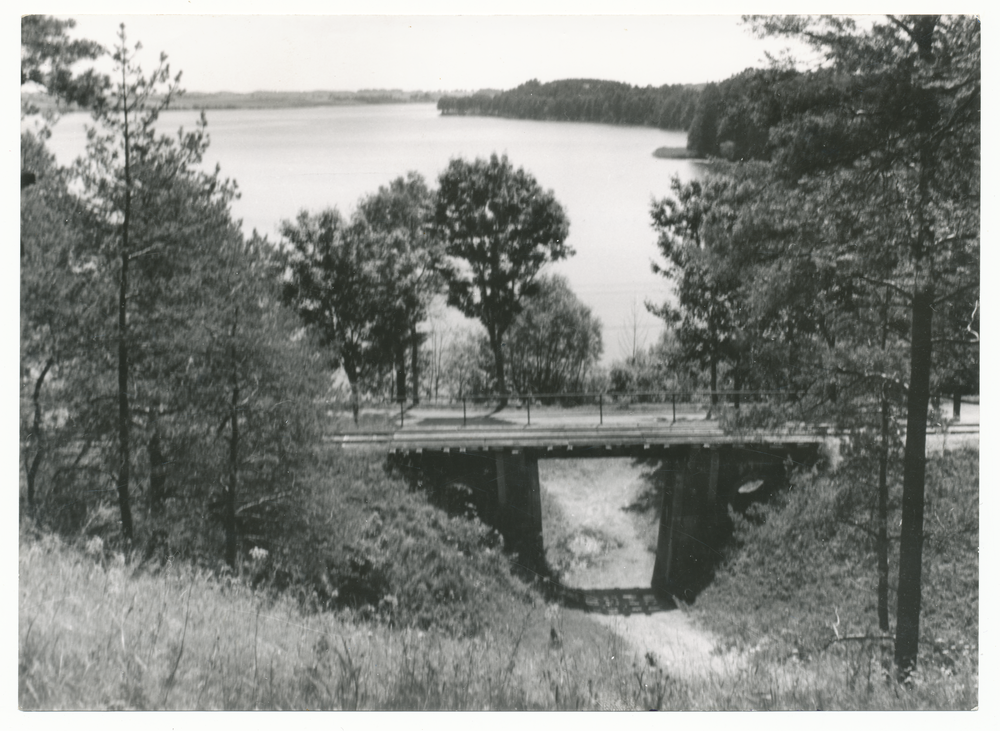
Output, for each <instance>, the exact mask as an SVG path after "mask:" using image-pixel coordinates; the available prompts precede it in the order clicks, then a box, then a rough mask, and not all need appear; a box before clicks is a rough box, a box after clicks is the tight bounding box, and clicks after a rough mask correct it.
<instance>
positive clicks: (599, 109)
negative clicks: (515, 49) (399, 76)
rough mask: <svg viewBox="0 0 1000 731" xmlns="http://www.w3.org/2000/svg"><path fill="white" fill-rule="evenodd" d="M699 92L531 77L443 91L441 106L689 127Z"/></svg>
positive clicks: (522, 116) (683, 87)
mask: <svg viewBox="0 0 1000 731" xmlns="http://www.w3.org/2000/svg"><path fill="white" fill-rule="evenodd" d="M700 93H701V86H700V85H691V84H672V85H664V86H660V87H652V86H646V87H640V86H632V85H631V84H625V83H622V82H619V81H601V80H598V79H563V80H560V81H552V82H549V83H546V84H542V83H540V82H539V81H538V80H537V79H532V80H531V81H528V82H525V83H524V84H521V85H520V86H518V87H517V88H515V89H511V90H509V91H503V92H500V93H488V92H477V93H475V94H472V95H470V96H443V97H441V98H440V99H439V100H438V109H439V110H440V111H441V113H442V114H473V115H482V116H490V117H508V118H513V119H539V120H557V121H563V122H566V121H575V122H599V123H604V124H632V125H642V126H648V127H659V128H660V129H672V130H686V129H688V127H689V126H690V125H691V121H692V120H693V119H694V114H695V108H696V105H697V103H698V98H699V96H700Z"/></svg>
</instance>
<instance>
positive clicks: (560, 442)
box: [336, 426, 826, 601]
mask: <svg viewBox="0 0 1000 731" xmlns="http://www.w3.org/2000/svg"><path fill="white" fill-rule="evenodd" d="M825 438H826V437H825V435H824V434H823V433H821V431H819V430H817V431H815V432H810V431H808V430H806V429H803V428H800V429H798V430H796V433H791V432H789V431H785V432H784V433H780V434H757V435H739V436H733V435H730V434H724V433H722V432H720V431H718V430H716V429H704V430H693V429H686V430H683V431H678V430H673V429H637V428H625V427H621V428H616V427H607V426H605V427H602V428H600V429H475V430H472V429H469V430H461V431H455V430H407V431H397V432H395V433H385V434H378V435H360V434H355V435H344V436H340V437H338V438H337V440H336V441H337V442H338V443H339V444H340V446H342V447H344V448H355V447H366V448H369V449H370V448H380V449H385V450H386V451H387V452H388V454H389V456H390V459H391V460H392V461H393V462H394V463H395V464H397V465H398V466H400V467H402V468H403V469H404V470H405V471H407V472H408V473H409V474H410V475H411V476H413V477H414V478H415V479H416V480H417V481H418V482H419V483H421V484H422V485H424V486H425V487H427V488H429V489H430V490H432V491H437V492H438V494H449V495H453V496H456V498H457V499H459V500H461V501H464V502H465V503H468V504H471V506H472V507H473V508H474V509H475V512H476V514H477V515H478V516H479V517H480V519H481V520H483V521H484V522H485V523H487V524H488V525H491V526H492V527H494V528H495V529H497V531H498V532H499V533H500V534H501V535H502V536H503V538H504V544H505V546H506V547H507V549H508V550H510V551H513V552H514V553H516V554H517V556H518V558H517V562H518V563H519V564H520V565H521V566H522V567H523V568H524V569H526V570H528V571H531V572H535V573H537V574H539V575H545V574H546V573H547V570H548V569H547V565H546V561H545V546H544V536H543V532H542V503H541V491H540V484H539V477H538V461H539V460H540V459H564V460H565V459H597V458H610V457H629V458H632V459H637V460H643V461H645V462H648V463H654V462H655V463H656V464H657V465H658V467H657V469H656V470H655V472H654V475H655V477H656V479H657V481H658V483H659V484H658V493H659V506H658V508H657V509H658V519H659V529H658V539H657V548H656V560H655V566H654V569H653V576H652V577H651V578H650V588H651V590H652V592H653V594H654V595H656V596H657V597H661V598H664V599H670V598H674V597H676V598H679V599H681V600H684V601H692V600H693V599H694V597H695V596H696V595H697V593H698V592H700V591H701V589H702V588H704V585H705V584H706V578H705V577H706V576H711V573H712V568H713V566H714V564H715V560H716V557H717V555H718V549H719V548H720V547H721V543H722V541H723V540H724V539H725V535H727V533H726V531H725V526H726V525H728V520H729V518H728V509H727V507H728V506H729V505H732V504H734V503H738V502H739V500H740V499H741V497H743V495H742V494H741V493H743V492H746V491H747V489H748V488H749V490H755V489H757V488H758V487H760V485H761V484H764V483H770V484H771V485H774V484H776V483H778V482H783V480H784V478H785V476H786V474H787V472H788V470H789V468H790V467H792V466H808V465H810V464H812V463H813V462H814V461H815V460H816V459H817V457H818V454H819V446H820V445H821V444H822V443H823V442H824V441H825ZM453 507H460V506H453Z"/></svg>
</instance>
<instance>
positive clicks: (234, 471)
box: [226, 321, 240, 570]
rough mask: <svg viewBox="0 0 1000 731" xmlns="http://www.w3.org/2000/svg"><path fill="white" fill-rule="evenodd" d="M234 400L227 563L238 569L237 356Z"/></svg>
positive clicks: (228, 496)
mask: <svg viewBox="0 0 1000 731" xmlns="http://www.w3.org/2000/svg"><path fill="white" fill-rule="evenodd" d="M235 338H236V323H235V321H234V322H233V339H234V341H235ZM232 389H233V398H232V404H231V406H230V419H231V422H232V426H231V430H230V440H229V489H228V490H227V491H226V563H227V564H229V567H230V568H231V569H233V570H235V569H236V487H237V484H238V480H239V447H240V420H239V404H240V381H239V374H237V372H236V359H235V354H234V358H233V373H232Z"/></svg>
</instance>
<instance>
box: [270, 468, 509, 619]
mask: <svg viewBox="0 0 1000 731" xmlns="http://www.w3.org/2000/svg"><path fill="white" fill-rule="evenodd" d="M302 479H303V482H302V484H300V485H299V494H300V497H299V498H298V501H297V507H296V510H295V512H294V513H291V514H288V515H284V516H282V519H281V520H280V521H275V522H274V523H272V524H271V525H270V530H269V532H268V533H266V534H264V535H261V536H258V537H257V540H256V541H255V542H254V543H255V546H256V547H259V548H263V549H265V550H266V551H267V553H268V555H269V557H270V558H268V560H267V562H266V564H264V565H261V566H258V567H257V575H256V577H255V580H256V581H258V582H261V581H264V582H266V583H267V585H268V586H270V587H271V588H273V589H275V590H278V591H282V592H285V593H291V594H293V595H298V596H300V597H301V598H302V599H303V601H304V606H306V607H309V608H312V609H330V608H336V607H343V608H350V609H352V610H357V611H358V612H360V613H361V616H376V615H377V616H379V617H381V619H382V620H383V621H386V622H390V623H393V624H394V625H396V626H406V627H417V628H421V629H428V628H431V627H436V628H439V629H442V630H447V631H448V632H449V633H451V634H455V635H466V634H468V635H472V634H477V633H479V632H480V631H482V630H483V629H484V627H485V626H486V624H487V623H488V620H487V618H488V616H489V615H490V612H491V604H492V603H493V602H495V601H497V596H498V595H501V594H509V595H510V596H511V597H516V596H520V595H522V594H523V589H521V588H518V583H517V582H516V581H515V580H514V579H513V578H512V577H511V575H510V572H509V568H508V565H507V559H506V558H505V557H504V555H503V552H502V550H501V546H500V538H499V536H498V535H497V534H496V533H495V532H494V531H493V530H492V529H489V528H487V527H486V526H485V525H483V524H482V523H480V522H478V521H470V520H466V519H464V518H458V517H449V516H448V515H447V514H446V513H444V512H443V511H441V510H439V509H437V508H434V507H431V506H430V505H429V504H427V502H426V499H425V498H424V497H423V496H422V495H420V494H417V493H412V492H410V491H409V489H408V488H407V486H406V483H405V482H404V481H403V479H402V478H400V477H397V476H393V475H391V474H388V473H387V472H386V467H385V459H384V455H379V454H377V453H360V454H353V453H350V454H348V453H343V454H334V455H331V456H328V457H317V458H316V461H315V462H314V465H313V467H312V469H311V470H310V471H309V473H308V474H306V475H304V476H303V478H302Z"/></svg>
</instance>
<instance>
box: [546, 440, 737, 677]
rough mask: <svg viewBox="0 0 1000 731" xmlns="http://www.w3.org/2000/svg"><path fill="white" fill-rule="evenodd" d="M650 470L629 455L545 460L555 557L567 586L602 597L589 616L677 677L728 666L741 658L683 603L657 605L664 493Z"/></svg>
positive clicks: (551, 555) (548, 535)
mask: <svg viewBox="0 0 1000 731" xmlns="http://www.w3.org/2000/svg"><path fill="white" fill-rule="evenodd" d="M650 472H651V467H649V466H643V465H637V464H635V463H634V462H633V461H632V460H629V459H594V460H576V461H572V460H551V461H546V460H543V461H541V462H540V463H539V477H540V482H541V485H542V492H543V514H544V520H545V525H544V532H545V540H546V549H547V553H548V556H549V561H550V563H552V564H554V565H556V566H558V567H559V568H561V569H563V574H562V577H563V578H562V582H563V584H564V585H566V586H568V587H571V588H574V589H580V590H584V591H583V592H582V593H583V594H584V595H585V596H588V597H589V598H590V599H595V597H597V599H595V601H594V602H593V604H594V605H599V606H598V608H597V609H596V610H595V611H591V612H590V616H591V617H592V618H594V619H596V620H597V621H599V622H601V623H602V624H605V625H607V626H609V627H610V628H611V629H612V630H613V631H615V632H616V633H617V634H618V635H620V636H621V637H622V638H623V639H624V640H626V641H627V642H628V643H629V644H630V645H631V646H632V647H633V648H634V650H635V651H636V653H637V654H638V655H639V656H640V657H643V656H645V654H646V653H647V652H648V653H652V654H653V656H654V657H655V659H656V661H657V664H658V665H660V666H661V667H663V668H665V669H666V670H667V672H668V673H670V674H672V675H677V676H691V675H695V674H706V673H711V672H716V673H723V672H727V671H729V670H731V669H733V668H735V667H736V665H737V662H738V660H737V659H736V658H735V656H723V655H720V654H718V653H716V652H715V651H714V650H715V647H716V641H715V638H714V637H712V635H711V634H710V633H708V632H707V631H706V630H704V629H703V628H701V627H699V626H698V625H697V624H696V623H695V622H694V621H693V619H692V618H691V617H690V616H689V615H688V614H686V613H685V611H684V609H683V608H681V609H677V608H674V609H664V608H662V606H654V605H652V597H651V596H650V592H649V583H650V578H651V576H652V572H653V562H654V559H655V554H654V551H655V546H656V533H657V523H656V506H657V505H658V499H657V495H656V492H655V488H654V486H653V484H652V481H651V480H650V479H649V474H650ZM588 603H590V602H588Z"/></svg>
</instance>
